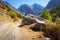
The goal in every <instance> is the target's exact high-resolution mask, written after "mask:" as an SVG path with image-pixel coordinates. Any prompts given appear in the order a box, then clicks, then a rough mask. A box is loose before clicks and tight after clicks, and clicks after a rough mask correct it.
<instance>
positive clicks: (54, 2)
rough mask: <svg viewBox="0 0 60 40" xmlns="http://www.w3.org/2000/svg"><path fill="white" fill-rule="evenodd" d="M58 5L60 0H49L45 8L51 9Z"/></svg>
mask: <svg viewBox="0 0 60 40" xmlns="http://www.w3.org/2000/svg"><path fill="white" fill-rule="evenodd" d="M59 5H60V0H51V1H50V2H49V3H48V4H47V6H46V8H45V9H53V8H55V7H57V6H59Z"/></svg>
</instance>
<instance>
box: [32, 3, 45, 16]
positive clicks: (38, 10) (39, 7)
mask: <svg viewBox="0 0 60 40" xmlns="http://www.w3.org/2000/svg"><path fill="white" fill-rule="evenodd" d="M32 9H33V11H34V12H35V14H36V15H39V13H40V12H41V11H42V10H43V9H44V7H43V6H41V5H39V4H36V3H34V4H33V5H32ZM37 13H38V14H37Z"/></svg>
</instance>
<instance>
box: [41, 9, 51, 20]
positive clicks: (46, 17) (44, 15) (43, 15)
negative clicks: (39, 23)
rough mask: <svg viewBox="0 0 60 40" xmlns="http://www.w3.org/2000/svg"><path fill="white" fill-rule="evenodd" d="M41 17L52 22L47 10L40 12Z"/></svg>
mask: <svg viewBox="0 0 60 40" xmlns="http://www.w3.org/2000/svg"><path fill="white" fill-rule="evenodd" d="M41 17H42V18H44V19H48V20H51V21H52V16H51V15H50V13H49V10H47V9H46V10H43V11H42V12H41Z"/></svg>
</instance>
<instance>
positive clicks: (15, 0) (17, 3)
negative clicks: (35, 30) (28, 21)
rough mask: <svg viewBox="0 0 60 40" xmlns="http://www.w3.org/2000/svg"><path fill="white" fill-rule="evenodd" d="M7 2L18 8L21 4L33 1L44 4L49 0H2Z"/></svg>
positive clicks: (30, 3) (29, 3)
mask: <svg viewBox="0 0 60 40" xmlns="http://www.w3.org/2000/svg"><path fill="white" fill-rule="evenodd" d="M4 1H7V2H9V3H10V4H11V5H12V6H14V7H15V8H18V7H19V6H20V5H22V4H28V5H32V4H33V3H37V4H41V5H42V6H44V7H45V6H46V5H47V4H48V2H49V1H50V0H4Z"/></svg>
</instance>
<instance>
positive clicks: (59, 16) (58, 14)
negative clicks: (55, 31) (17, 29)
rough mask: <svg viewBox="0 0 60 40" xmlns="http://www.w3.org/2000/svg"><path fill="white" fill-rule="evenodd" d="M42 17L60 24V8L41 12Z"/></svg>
mask: <svg viewBox="0 0 60 40" xmlns="http://www.w3.org/2000/svg"><path fill="white" fill-rule="evenodd" d="M41 17H42V18H44V19H48V20H50V21H53V22H56V23H60V6H58V7H56V8H54V9H52V10H48V9H46V10H43V11H42V12H41Z"/></svg>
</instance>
